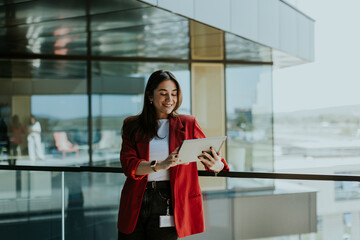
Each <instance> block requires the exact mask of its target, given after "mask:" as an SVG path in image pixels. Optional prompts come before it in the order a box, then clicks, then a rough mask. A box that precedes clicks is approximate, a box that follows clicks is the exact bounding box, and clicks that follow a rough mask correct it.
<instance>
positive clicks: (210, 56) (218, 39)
mask: <svg viewBox="0 0 360 240" xmlns="http://www.w3.org/2000/svg"><path fill="white" fill-rule="evenodd" d="M190 27H191V58H192V59H196V60H199V59H202V60H222V59H224V32H223V31H220V30H219V29H216V28H213V27H209V26H208V25H205V24H202V23H199V22H195V21H190Z"/></svg>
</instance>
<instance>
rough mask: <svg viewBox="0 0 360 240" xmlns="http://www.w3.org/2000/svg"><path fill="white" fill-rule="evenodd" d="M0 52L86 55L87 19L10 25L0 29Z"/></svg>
mask: <svg viewBox="0 0 360 240" xmlns="http://www.w3.org/2000/svg"><path fill="white" fill-rule="evenodd" d="M0 38H4V39H9V38H10V39H11V41H9V40H7V41H1V42H0V49H1V52H3V53H22V54H23V53H37V54H55V55H71V54H72V55H85V54H86V52H87V51H86V39H87V33H86V18H85V17H81V18H75V19H65V20H56V21H49V22H42V23H29V24H24V25H17V26H9V27H7V28H4V29H3V31H1V30H0Z"/></svg>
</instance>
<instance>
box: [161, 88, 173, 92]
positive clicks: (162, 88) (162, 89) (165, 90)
mask: <svg viewBox="0 0 360 240" xmlns="http://www.w3.org/2000/svg"><path fill="white" fill-rule="evenodd" d="M161 91H167V89H164V88H162V89H159V92H161ZM172 91H177V89H176V88H175V89H173V90H172Z"/></svg>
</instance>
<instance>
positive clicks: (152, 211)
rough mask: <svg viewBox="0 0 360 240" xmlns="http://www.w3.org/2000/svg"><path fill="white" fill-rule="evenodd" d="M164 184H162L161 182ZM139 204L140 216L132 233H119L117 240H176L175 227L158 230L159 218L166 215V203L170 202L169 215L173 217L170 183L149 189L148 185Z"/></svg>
mask: <svg viewBox="0 0 360 240" xmlns="http://www.w3.org/2000/svg"><path fill="white" fill-rule="evenodd" d="M162 183H164V182H162ZM147 186H148V187H147V188H146V190H145V193H144V197H143V201H142V204H141V210H140V215H139V218H138V221H137V224H136V227H135V230H134V232H132V233H131V234H124V233H121V232H119V235H118V239H119V240H176V239H178V236H177V233H176V229H175V227H162V228H160V220H159V219H160V216H161V215H166V210H167V202H168V200H169V199H170V200H169V202H170V214H171V215H173V208H172V204H171V189H170V182H167V184H162V185H161V186H160V187H158V186H157V187H154V188H153V187H151V184H149V183H148V185H147Z"/></svg>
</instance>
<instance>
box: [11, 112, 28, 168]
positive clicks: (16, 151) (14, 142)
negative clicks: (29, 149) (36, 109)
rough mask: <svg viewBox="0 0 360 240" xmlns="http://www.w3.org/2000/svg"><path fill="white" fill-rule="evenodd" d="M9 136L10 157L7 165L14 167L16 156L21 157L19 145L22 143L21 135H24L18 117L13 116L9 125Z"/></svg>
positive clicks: (24, 130) (24, 131) (24, 132)
mask: <svg viewBox="0 0 360 240" xmlns="http://www.w3.org/2000/svg"><path fill="white" fill-rule="evenodd" d="M9 133H10V134H9V135H10V157H9V165H15V164H16V160H17V156H19V155H21V148H20V145H21V144H22V142H23V135H24V134H26V129H25V128H24V126H23V125H22V124H21V123H20V120H19V116H18V115H14V116H13V117H12V121H11V123H10V124H9Z"/></svg>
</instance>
